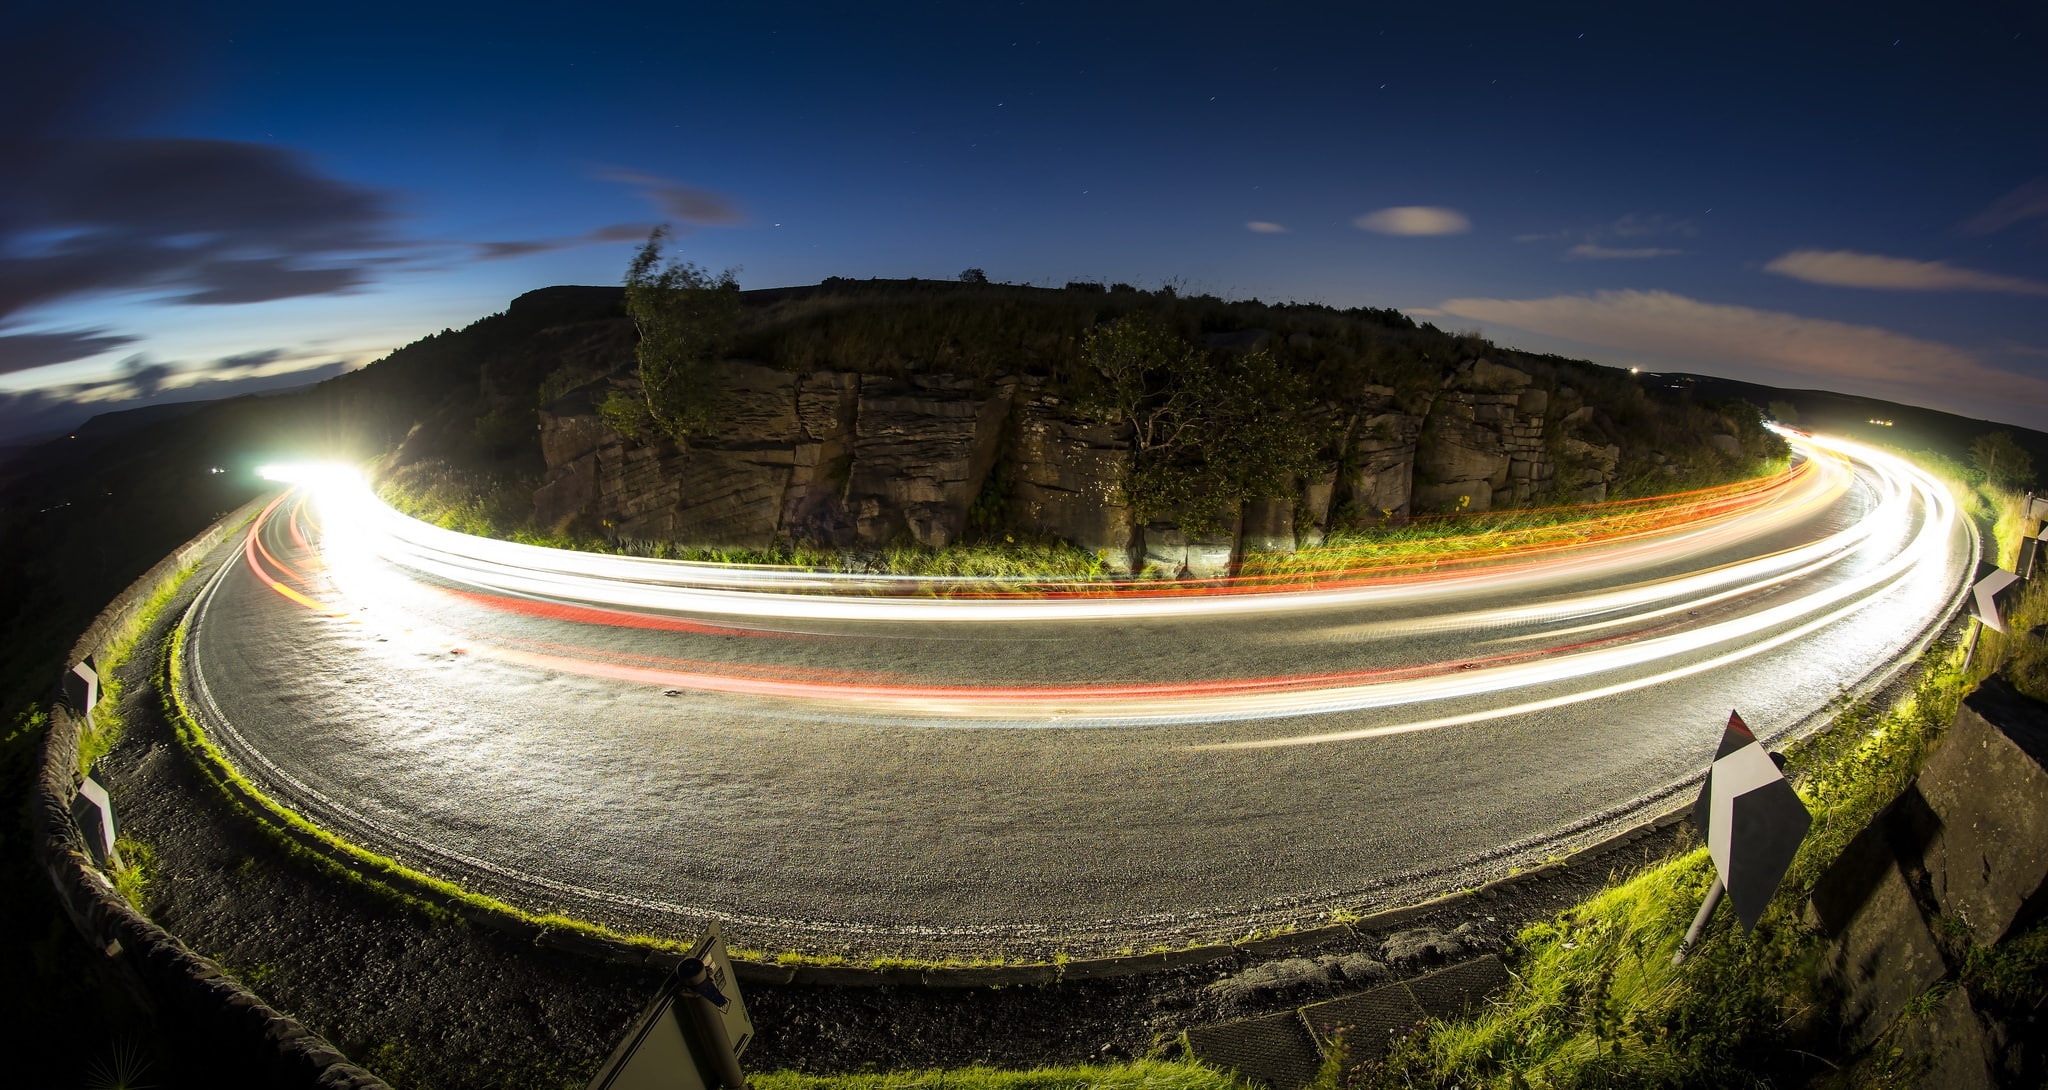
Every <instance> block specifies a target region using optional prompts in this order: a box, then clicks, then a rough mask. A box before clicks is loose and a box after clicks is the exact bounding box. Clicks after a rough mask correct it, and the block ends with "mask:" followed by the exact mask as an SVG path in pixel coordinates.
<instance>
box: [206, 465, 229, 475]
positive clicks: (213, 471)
mask: <svg viewBox="0 0 2048 1090" xmlns="http://www.w3.org/2000/svg"><path fill="white" fill-rule="evenodd" d="M206 472H207V473H209V474H215V473H226V472H227V470H225V469H222V468H221V467H219V466H214V467H213V468H212V469H209V470H207V471H206Z"/></svg>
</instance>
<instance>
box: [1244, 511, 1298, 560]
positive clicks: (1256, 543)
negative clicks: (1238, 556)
mask: <svg viewBox="0 0 2048 1090" xmlns="http://www.w3.org/2000/svg"><path fill="white" fill-rule="evenodd" d="M1238 547H1239V549H1240V550H1242V551H1243V552H1246V553H1291V552H1293V551H1294V500H1293V499H1292V498H1277V499H1264V500H1247V501H1245V505H1244V514H1243V532H1242V535H1241V536H1240V537H1239V539H1238Z"/></svg>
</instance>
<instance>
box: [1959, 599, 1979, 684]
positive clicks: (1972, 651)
mask: <svg viewBox="0 0 2048 1090" xmlns="http://www.w3.org/2000/svg"><path fill="white" fill-rule="evenodd" d="M1983 629H1984V621H1983V620H1982V619H1981V618H1978V617H1974V616H1973V617H1971V618H1970V634H1969V636H1967V637H1966V638H1965V639H1964V640H1963V682H1964V684H1968V683H1969V680H1970V660H1971V659H1972V658H1974V657H1975V656H1976V654H1977V633H1979V632H1981V631H1983Z"/></svg>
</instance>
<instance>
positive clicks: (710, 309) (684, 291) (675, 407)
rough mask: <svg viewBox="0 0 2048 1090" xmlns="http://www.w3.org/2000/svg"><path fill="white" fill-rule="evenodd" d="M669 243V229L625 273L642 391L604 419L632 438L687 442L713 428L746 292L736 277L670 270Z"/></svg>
mask: <svg viewBox="0 0 2048 1090" xmlns="http://www.w3.org/2000/svg"><path fill="white" fill-rule="evenodd" d="M667 238H668V226H667V225H666V224H664V225H662V226H660V227H656V228H655V229H654V230H653V232H652V233H650V234H649V235H648V236H647V242H646V244H645V245H643V246H641V247H640V250H639V252H638V253H636V254H634V255H633V262H632V264H631V265H629V266H627V268H626V314H627V315H628V316H629V317H631V318H632V319H633V325H634V327H635V328H636V329H638V330H639V332H640V342H639V344H638V345H637V346H636V347H635V348H634V355H635V357H636V358H637V359H638V360H639V364H640V366H639V377H640V389H639V391H638V393H637V394H633V393H627V392H625V391H619V392H615V393H614V394H613V395H612V396H611V397H609V398H607V399H606V400H605V403H604V405H603V406H602V408H601V409H600V411H601V412H602V413H603V415H604V418H605V420H606V421H607V422H608V423H610V424H611V425H612V426H613V427H614V428H616V429H618V430H619V431H621V432H624V433H625V434H627V435H631V436H635V437H636V438H647V437H649V436H651V435H664V436H667V437H669V438H672V439H675V440H677V441H679V442H680V441H684V440H687V439H688V437H690V436H692V435H699V434H702V433H703V432H705V431H707V430H709V429H710V427H711V425H712V422H713V417H714V415H715V414H714V406H715V402H714V401H713V400H712V398H711V397H710V396H709V393H710V391H711V390H713V389H714V388H715V387H714V385H713V383H712V382H711V381H710V378H711V375H710V370H711V367H712V365H713V364H715V363H717V362H718V360H719V359H721V358H722V357H723V356H724V355H725V350H726V347H727V346H728V345H729V344H730V343H731V342H732V337H733V333H734V331H735V329H736V328H737V327H738V325H739V314H740V286H739V281H738V280H737V279H735V278H734V276H733V271H732V270H731V269H727V270H725V271H724V272H722V273H719V274H718V275H717V276H716V277H713V276H712V275H711V274H710V273H707V272H705V271H704V270H703V269H700V268H698V267H697V266H695V265H692V264H690V263H689V262H687V261H669V262H667V263H663V261H662V258H661V248H662V243H663V242H664V241H666V240H667Z"/></svg>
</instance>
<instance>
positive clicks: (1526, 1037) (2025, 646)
mask: <svg viewBox="0 0 2048 1090" xmlns="http://www.w3.org/2000/svg"><path fill="white" fill-rule="evenodd" d="M1951 488H1952V489H1953V490H1954V491H1956V492H1957V494H1958V495H1957V498H1958V500H1959V501H1961V502H1962V503H1963V505H1964V506H1965V508H1966V509H1967V510H1969V511H1970V512H1971V514H1972V515H1973V516H1974V517H1976V518H1978V519H1979V520H1980V521H1988V522H1992V523H1993V527H1994V536H1995V537H1996V539H1997V544H1996V549H1997V555H1999V556H2001V557H2003V558H2009V557H2010V556H2012V555H2013V554H2014V552H2015V551H2016V549H2017V547H2018V540H2017V538H2018V532H2017V531H2018V530H2019V528H2020V523H2019V518H2018V515H2019V512H2018V498H2017V497H2015V496H2011V495H2009V494H2002V493H1999V492H1996V491H1991V490H1986V489H1982V488H1979V487H1975V486H1967V485H1960V482H1951ZM2010 612H2011V615H2012V621H2013V622H2014V623H2013V626H2012V627H2013V629H2014V631H2015V632H2021V633H2024V632H2027V631H2028V630H2029V629H2030V628H2031V627H2032V626H2033V625H2035V624H2037V623H2039V622H2040V621H2041V620H2043V619H2044V618H2048V588H2040V587H2034V586H2030V587H2029V588H2028V589H2027V591H2026V592H2025V593H2023V594H2022V595H2021V596H2020V599H2019V601H2018V602H2016V603H2014V606H2013V608H2012V610H2011V611H2010ZM1984 635H1985V637H1986V639H1985V640H1984V641H1982V642H1980V645H1979V647H1978V651H1977V654H1976V656H1975V658H1974V661H1973V662H1972V664H1971V667H1972V668H1971V669H1969V670H1968V672H1967V674H1966V672H1965V670H1964V666H1963V649H1962V648H1961V647H1958V646H1956V645H1954V644H1953V643H1948V642H1939V643H1936V644H1935V645H1933V646H1932V647H1930V648H1929V650H1928V651H1927V652H1926V653H1925V654H1923V655H1922V657H1921V659H1920V661H1919V663H1918V664H1917V677H1916V680H1915V683H1914V687H1913V689H1912V691H1911V693H1910V695H1909V696H1907V697H1906V698H1905V699H1903V700H1900V701H1898V702H1896V703H1895V704H1893V705H1892V706H1890V707H1889V708H1880V707H1879V706H1877V705H1875V704H1873V703H1870V702H1859V703H1856V704H1853V705H1850V706H1846V707H1843V708H1841V709H1839V710H1838V711H1837V713H1836V715H1835V717H1834V719H1833V721H1832V722H1831V723H1830V724H1829V726H1828V727H1827V728H1826V729H1824V730H1822V731H1819V732H1816V733H1815V734H1813V735H1810V736H1808V737H1807V738H1805V739H1803V740H1801V741H1800V742H1797V743H1795V744H1793V745H1792V746H1790V747H1788V748H1787V759H1788V760H1787V772H1788V774H1789V776H1790V778H1791V780H1792V783H1793V786H1794V787H1795V788H1796V789H1797V790H1798V792H1799V794H1800V796H1801V798H1802V799H1803V800H1804V801H1805V802H1806V804H1807V808H1808V810H1809V811H1811V812H1812V814H1813V818H1814V825H1813V829H1812V832H1811V833H1810V834H1809V835H1808V837H1807V840H1806V842H1805V843H1804V844H1803V845H1802V846H1801V848H1800V851H1799V854H1798V856H1797V858H1796V859H1795V860H1794V862H1793V864H1792V868H1791V870H1790V871H1789V872H1788V873H1787V874H1786V876H1785V881H1784V884H1783V886H1781V887H1780V890H1779V893H1778V896H1777V897H1776V898H1775V899H1773V901H1772V902H1771V906H1770V908H1769V909H1768V910H1767V911H1766V913H1765V915H1764V918H1763V919H1762V921H1760V922H1759V924H1758V926H1757V929H1756V931H1755V932H1754V933H1753V934H1749V935H1743V934H1741V932H1740V928H1739V926H1738V925H1737V924H1736V923H1735V922H1734V920H1733V917H1732V914H1730V913H1728V912H1726V911H1723V912H1722V913H1720V914H1718V915H1717V916H1716V918H1715V919H1714V920H1713V921H1712V922H1711V923H1710V924H1709V926H1708V928H1707V930H1706V932H1705V933H1704V934H1703V935H1702V937H1701V941H1700V943H1699V945H1698V946H1697V947H1696V948H1695V949H1694V950H1693V952H1692V953H1691V954H1689V955H1688V957H1687V960H1686V962H1685V964H1683V965H1682V966H1678V967H1676V968H1674V967H1673V966H1672V965H1671V964H1670V959H1671V954H1672V952H1673V951H1674V950H1675V949H1676V948H1677V945H1678V942H1679V940H1680V939H1681V938H1682V937H1683V935H1684V933H1685V930H1686V928H1687V927H1688V925H1689V924H1690V922H1691V917H1692V911H1693V909H1694V908H1695V907H1696V906H1697V905H1698V904H1699V902H1700V901H1701V899H1702V898H1703V897H1704V896H1705V895H1706V891H1707V888H1708V886H1709V884H1710V883H1711V882H1712V880H1713V877H1714V870H1713V864H1712V862H1711V860H1709V859H1708V858H1707V855H1706V851H1705V850H1704V848H1695V849H1694V850H1692V851H1689V852H1687V853H1686V854H1685V855H1683V856H1681V857H1679V858H1677V859H1675V860H1672V861H1670V862H1668V863H1665V864H1663V865H1660V866H1657V867H1653V868H1651V869H1649V870H1647V871H1644V872H1642V873H1640V874H1636V875H1633V876H1627V877H1623V878H1619V879H1618V880H1617V881H1616V883H1615V884H1614V885H1612V886H1611V887H1610V888H1608V889H1607V890H1606V891H1604V892H1602V893H1600V894H1599V895H1597V896H1595V897H1593V898H1592V899H1590V900H1588V901H1586V902H1584V903H1582V904H1580V905H1578V906H1575V907H1574V908H1572V909H1569V910H1567V911H1565V912H1563V913H1561V914H1559V915H1558V916H1557V917H1556V918H1555V919H1554V920H1551V921H1548V922H1545V923H1542V924H1538V925H1536V926H1534V927H1531V928H1529V929H1527V930H1525V931H1523V932H1522V934H1521V935H1520V936H1518V937H1517V939H1516V943H1515V954H1514V956H1513V957H1512V959H1511V960H1512V967H1513V969H1514V972H1515V977H1516V980H1515V983H1514V984H1513V985H1512V986H1511V988H1510V990H1509V991H1508V992H1507V994H1506V995H1504V996H1503V997H1501V998H1500V999H1499V1000H1497V1001H1496V1002H1495V1004H1494V1005H1493V1006H1492V1008H1491V1009H1489V1010H1487V1011H1484V1012H1482V1013H1480V1014H1479V1015H1477V1016H1475V1017H1473V1018H1471V1019H1468V1020H1463V1021H1455V1022H1443V1023H1431V1024H1428V1025H1426V1026H1425V1027H1424V1028H1423V1030H1422V1031H1421V1032H1419V1033H1417V1034H1415V1035H1414V1036H1412V1037H1410V1038H1408V1039H1407V1040H1405V1041H1404V1042H1402V1043H1401V1044H1400V1045H1399V1046H1397V1047H1396V1048H1395V1050H1394V1051H1393V1052H1392V1053H1391V1054H1389V1055H1388V1056H1387V1057H1386V1059H1385V1060H1384V1061H1381V1062H1379V1063H1375V1064H1370V1065H1366V1066H1365V1067H1364V1068H1362V1069H1360V1070H1359V1071H1357V1072H1354V1073H1351V1074H1350V1075H1348V1076H1346V1077H1344V1078H1343V1080H1342V1083H1343V1084H1344V1085H1347V1086H1350V1087H1354V1088H1363V1087H1389V1088H1391V1087H1403V1088H1407V1087H1450V1086H1458V1087H1464V1088H1468V1090H1477V1088H1499V1090H1520V1088H1524V1087H1558V1088H1564V1087H1595V1086H1609V1085H1629V1086H1765V1085H1769V1084H1770V1083H1771V1082H1772V1081H1773V1076H1774V1073H1778V1072H1781V1071H1782V1070H1783V1069H1785V1068H1788V1067H1791V1066H1793V1065H1794V1061H1795V1060H1797V1059H1798V1057H1797V1055H1796V1053H1797V1051H1798V1049H1799V1047H1800V1046H1802V1045H1804V1044H1806V1043H1807V1042H1808V1041H1809V1040H1811V1038H1812V1035H1813V1034H1814V1033H1815V1031H1817V1030H1820V1029H1822V1028H1824V1026H1825V1024H1826V1018H1827V1014H1826V1012H1825V1011H1824V1010H1823V1009H1822V1002H1821V997H1820V996H1818V995H1817V994H1816V991H1815V987H1816V985H1815V969H1816V966H1817V964H1818V961H1819V958H1820V956H1821V947H1822V937H1821V935H1820V934H1819V933H1818V932H1817V931H1815V930H1814V929H1813V927H1812V926H1811V925H1810V924H1808V923H1807V922H1806V920H1805V919H1804V915H1803V913H1804V906H1805V903H1806V899H1807V897H1808V896H1809V895H1810V894H1811V892H1812V890H1813V886H1814V884H1815V882H1816V881H1817V880H1818V879H1819V878H1820V876H1821V874H1822V873H1824V871H1825V870H1826V868H1827V866H1828V865H1829V864H1830V863H1832V862H1833V861H1834V860H1835V859H1836V858H1837V857H1839V856H1840V854H1841V852H1842V850H1843V849H1844V848H1845V847H1846V846H1847V844H1848V842H1849V841H1850V839H1851V838H1853V837H1854V836H1855V835H1856V834H1857V833H1858V832H1860V831H1861V830H1862V829H1863V828H1865V827H1866V826H1867V825H1868V824H1869V823H1870V821H1871V819H1872V818H1874V817H1875V816H1876V815H1877V814H1878V812H1879V811H1881V810H1882V809H1883V808H1884V807H1885V806H1887V805H1889V804H1890V803H1891V801H1892V800H1893V799H1894V798H1896V797H1897V796H1898V794H1899V793H1900V792H1901V791H1902V790H1904V788H1905V787H1906V786H1907V785H1908V784H1909V783H1910V782H1911V781H1912V778H1913V777H1914V776H1915V775H1917V774H1918V772H1919V769H1920V767H1921V764H1922V763H1923V761H1924V760H1925V758H1926V755H1927V753H1928V752H1929V750H1930V749H1931V747H1932V746H1933V744H1934V743H1935V742H1936V741H1938V740H1939V738H1940V736H1941V734H1942V732H1943V731H1944V730H1945V729H1946V728H1947V726H1948V724H1949V722H1950V721H1951V720H1952V719H1953V718H1954V716H1955V713H1956V709H1957V706H1958V704H1959V702H1960V701H1961V699H1962V697H1963V695H1964V694H1965V693H1966V692H1968V691H1969V689H1970V688H1971V687H1973V686H1974V684H1975V683H1976V682H1977V681H1978V680H1981V679H1982V678H1983V677H1985V676H1988V675H1989V674H1991V673H1993V672H1996V670H1997V669H1999V668H2000V667H2001V665H2016V664H2017V656H2015V655H2014V654H2013V652H2015V651H2018V652H2019V653H2020V654H2021V655H2037V656H2039V657H2041V658H2043V659H2048V646H2044V644H2048V641H2043V640H2041V639H2038V638H2033V637H2021V638H2018V639H2015V640H2011V641H2004V640H1999V639H1996V638H1995V637H1997V633H1992V632H1986V633H1985V634H1984ZM1973 953H1975V954H1976V961H1975V962H1974V963H1973V964H1976V965H1979V966H1981V968H1980V969H1978V970H1977V975H1978V976H1979V977H1980V978H1981V979H1983V980H1986V981H1990V982H1993V984H1992V986H1994V987H1998V986H2003V987H2006V988H2008V989H2009V990H2012V991H2013V994H2027V995H2031V994H2033V993H2032V992H2027V991H2025V989H2026V988H2028V987H2032V988H2033V989H2034V990H2035V991H2038V990H2039V989H2040V983H2039V980H2038V978H2030V977H2029V976H2028V974H2029V973H2035V972H2038V970H2039V969H2040V967H2041V963H2042V962H2043V960H2048V939H2044V938H2041V937H2040V932H2039V931H2038V930H2037V932H2036V933H2035V935H2033V936H2030V937H2028V938H2027V939H2025V940H2023V941H2022V942H2020V943H2017V944H2008V945H2007V946H2005V947H2001V948H2000V949H1999V950H1998V951H1996V952H1995V953H1993V952H1988V951H1986V952H1981V953H1977V952H1973ZM1968 972H1970V970H1968V969H1966V973H1968ZM1325 1081H1326V1082H1329V1080H1325ZM1332 1085H1335V1084H1334V1083H1332Z"/></svg>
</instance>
